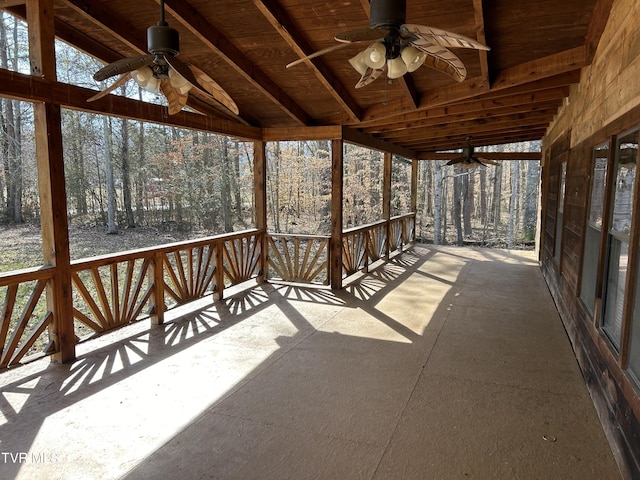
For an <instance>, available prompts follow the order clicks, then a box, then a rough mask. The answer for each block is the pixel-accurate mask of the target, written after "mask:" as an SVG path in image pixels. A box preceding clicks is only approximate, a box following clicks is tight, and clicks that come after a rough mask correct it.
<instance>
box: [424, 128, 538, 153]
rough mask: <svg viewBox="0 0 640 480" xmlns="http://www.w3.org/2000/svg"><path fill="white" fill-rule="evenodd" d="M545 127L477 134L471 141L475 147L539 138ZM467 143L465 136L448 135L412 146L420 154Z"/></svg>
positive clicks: (457, 146) (463, 145) (454, 147)
mask: <svg viewBox="0 0 640 480" xmlns="http://www.w3.org/2000/svg"><path fill="white" fill-rule="evenodd" d="M546 131H547V129H546V127H536V128H528V129H518V130H517V131H516V132H513V131H510V130H501V131H496V132H493V133H491V134H487V135H477V136H474V137H473V140H472V143H473V145H474V146H475V147H484V146H494V145H503V144H507V143H518V142H529V141H537V140H540V139H541V138H542V137H543V136H544V134H545V132H546ZM466 145H467V140H466V136H463V135H458V136H448V137H440V138H438V139H432V140H431V141H428V140H427V141H425V142H423V143H421V144H419V145H418V144H416V145H413V146H412V149H413V150H417V151H419V152H420V154H423V153H426V152H438V151H443V150H453V149H461V148H463V147H465V146H466Z"/></svg>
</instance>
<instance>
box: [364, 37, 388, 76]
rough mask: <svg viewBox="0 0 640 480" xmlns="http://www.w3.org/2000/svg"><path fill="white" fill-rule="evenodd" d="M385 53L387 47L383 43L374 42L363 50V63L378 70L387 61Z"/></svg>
mask: <svg viewBox="0 0 640 480" xmlns="http://www.w3.org/2000/svg"><path fill="white" fill-rule="evenodd" d="M386 55H387V49H386V47H385V46H384V44H382V43H380V42H374V43H372V44H371V45H369V46H368V47H367V48H366V49H365V51H364V58H365V63H366V64H367V67H369V68H373V69H374V70H378V69H380V68H382V67H384V64H385V62H386V61H387V58H386Z"/></svg>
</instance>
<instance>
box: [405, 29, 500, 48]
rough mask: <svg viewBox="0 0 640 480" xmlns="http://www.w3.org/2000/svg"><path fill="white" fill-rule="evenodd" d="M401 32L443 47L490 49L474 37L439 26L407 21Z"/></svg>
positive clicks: (410, 39)
mask: <svg viewBox="0 0 640 480" xmlns="http://www.w3.org/2000/svg"><path fill="white" fill-rule="evenodd" d="M400 33H402V34H403V35H408V36H409V37H411V36H414V37H417V38H421V39H423V40H425V41H426V42H428V43H432V44H433V43H435V44H436V45H441V46H443V47H452V48H472V49H475V50H490V48H489V47H487V46H486V45H483V44H482V43H480V42H477V41H475V40H474V39H473V38H469V37H466V36H464V35H460V34H458V33H454V32H447V31H446V30H440V29H439V28H433V27H426V26H424V25H415V24H412V23H406V24H404V25H401V26H400ZM409 41H411V42H413V39H412V38H409Z"/></svg>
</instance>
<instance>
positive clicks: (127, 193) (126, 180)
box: [120, 87, 136, 228]
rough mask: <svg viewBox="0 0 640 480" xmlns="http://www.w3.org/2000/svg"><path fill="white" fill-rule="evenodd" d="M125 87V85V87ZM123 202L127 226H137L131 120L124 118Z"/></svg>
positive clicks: (122, 149) (122, 151)
mask: <svg viewBox="0 0 640 480" xmlns="http://www.w3.org/2000/svg"><path fill="white" fill-rule="evenodd" d="M123 89H124V87H123ZM120 151H121V154H122V202H123V205H124V211H125V214H126V217H127V227H129V228H133V227H135V226H136V221H135V219H134V218H133V209H132V208H131V166H130V158H129V121H128V120H126V119H124V118H123V119H122V148H121V150H120Z"/></svg>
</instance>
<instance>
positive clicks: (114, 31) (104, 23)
mask: <svg viewBox="0 0 640 480" xmlns="http://www.w3.org/2000/svg"><path fill="white" fill-rule="evenodd" d="M61 1H62V2H63V3H64V4H65V5H67V6H69V7H71V8H72V9H73V10H74V11H76V12H78V13H79V14H80V15H82V16H83V17H84V18H86V19H87V20H90V21H91V22H93V23H94V24H95V25H97V26H99V27H100V28H103V29H105V30H107V31H109V33H110V34H111V35H112V36H113V37H114V38H117V39H118V40H119V41H121V42H122V43H124V44H125V45H128V46H129V47H131V48H132V49H133V50H135V51H136V52H138V53H140V54H144V53H148V52H147V33H146V31H140V30H138V29H136V28H134V27H133V26H132V25H131V24H129V23H128V22H127V21H126V20H125V19H123V18H120V17H116V16H114V15H113V14H112V13H111V12H110V11H109V10H108V8H105V2H98V1H96V0H61Z"/></svg>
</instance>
